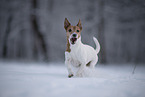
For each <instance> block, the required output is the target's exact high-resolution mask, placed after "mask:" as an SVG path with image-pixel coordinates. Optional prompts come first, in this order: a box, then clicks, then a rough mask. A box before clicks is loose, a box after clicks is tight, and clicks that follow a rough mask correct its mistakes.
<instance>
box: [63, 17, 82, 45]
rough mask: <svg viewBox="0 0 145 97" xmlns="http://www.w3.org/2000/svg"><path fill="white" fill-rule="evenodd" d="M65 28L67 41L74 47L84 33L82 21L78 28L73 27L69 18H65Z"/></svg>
mask: <svg viewBox="0 0 145 97" xmlns="http://www.w3.org/2000/svg"><path fill="white" fill-rule="evenodd" d="M64 28H65V30H66V35H67V39H68V40H69V42H70V44H72V45H73V44H75V43H76V42H77V40H78V39H79V38H80V36H81V31H82V25H81V21H80V20H79V22H78V24H77V25H76V26H72V25H71V24H70V23H69V21H68V20H67V18H65V21H64Z"/></svg>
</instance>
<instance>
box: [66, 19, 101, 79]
mask: <svg viewBox="0 0 145 97" xmlns="http://www.w3.org/2000/svg"><path fill="white" fill-rule="evenodd" d="M64 28H65V30H66V36H67V48H66V51H65V65H66V66H67V69H68V73H69V75H68V77H69V78H70V77H72V76H74V72H73V71H72V66H73V67H77V68H78V71H77V72H76V75H75V76H77V77H82V75H83V74H82V73H83V72H82V71H83V70H84V68H85V67H86V66H87V67H90V68H94V67H95V65H96V63H97V61H98V56H97V54H98V53H99V51H100V44H99V42H98V40H97V39H96V38H95V37H93V40H94V42H95V44H96V49H94V48H93V47H91V46H89V45H85V44H83V43H82V42H81V31H82V25H81V21H80V20H79V22H78V24H77V25H76V26H72V25H71V24H70V23H69V21H68V20H67V18H65V21H64Z"/></svg>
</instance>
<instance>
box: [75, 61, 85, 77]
mask: <svg viewBox="0 0 145 97" xmlns="http://www.w3.org/2000/svg"><path fill="white" fill-rule="evenodd" d="M84 68H85V63H84V62H83V63H82V64H81V65H80V67H79V69H78V71H77V74H76V76H77V77H83V71H84Z"/></svg>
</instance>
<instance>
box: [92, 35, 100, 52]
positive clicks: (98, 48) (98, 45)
mask: <svg viewBox="0 0 145 97" xmlns="http://www.w3.org/2000/svg"><path fill="white" fill-rule="evenodd" d="M93 40H94V42H95V44H96V52H97V54H98V53H99V51H100V44H99V42H98V40H97V39H96V38H95V37H93Z"/></svg>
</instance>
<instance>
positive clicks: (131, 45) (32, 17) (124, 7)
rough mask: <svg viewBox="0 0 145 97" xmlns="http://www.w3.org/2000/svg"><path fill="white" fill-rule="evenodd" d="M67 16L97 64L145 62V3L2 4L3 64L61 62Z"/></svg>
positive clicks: (40, 0)
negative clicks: (79, 27)
mask: <svg viewBox="0 0 145 97" xmlns="http://www.w3.org/2000/svg"><path fill="white" fill-rule="evenodd" d="M65 17H66V18H68V20H69V21H70V23H71V24H72V25H76V24H77V23H78V21H79V19H80V20H81V22H82V26H83V30H82V33H81V34H82V41H83V43H85V44H89V45H91V46H93V47H95V44H94V41H93V36H95V37H96V38H97V39H98V40H99V42H100V45H101V52H100V53H99V63H102V64H110V63H118V64H120V63H143V64H144V63H145V0H0V60H16V61H17V60H28V61H32V60H33V61H44V62H63V61H64V51H65V49H66V34H65V30H64V19H65Z"/></svg>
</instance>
